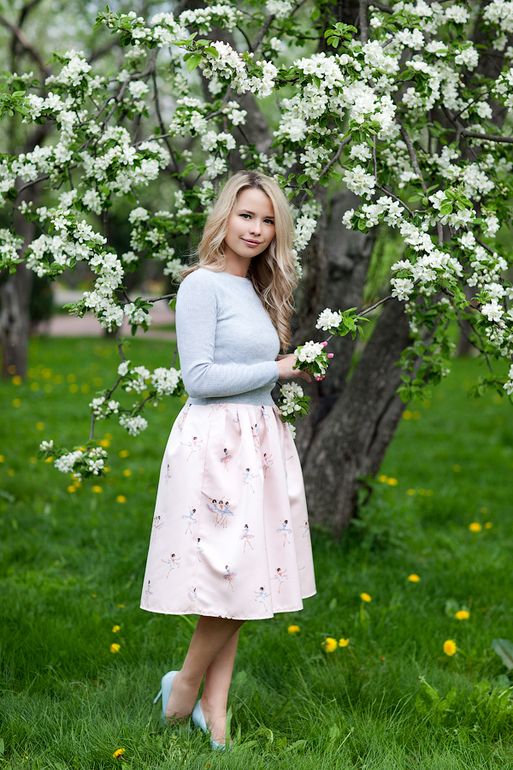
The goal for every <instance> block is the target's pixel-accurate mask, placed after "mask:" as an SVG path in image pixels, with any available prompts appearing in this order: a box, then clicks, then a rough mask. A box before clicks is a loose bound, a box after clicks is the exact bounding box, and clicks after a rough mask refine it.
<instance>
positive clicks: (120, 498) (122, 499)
mask: <svg viewBox="0 0 513 770" xmlns="http://www.w3.org/2000/svg"><path fill="white" fill-rule="evenodd" d="M116 502H118V503H126V497H125V495H118V496H117V497H116Z"/></svg>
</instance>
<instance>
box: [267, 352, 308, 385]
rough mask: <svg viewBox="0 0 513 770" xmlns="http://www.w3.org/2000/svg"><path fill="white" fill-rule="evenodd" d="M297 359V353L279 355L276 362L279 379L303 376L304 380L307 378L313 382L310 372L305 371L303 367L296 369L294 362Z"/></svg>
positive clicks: (292, 378)
mask: <svg viewBox="0 0 513 770" xmlns="http://www.w3.org/2000/svg"><path fill="white" fill-rule="evenodd" d="M296 361H297V356H296V354H295V353H289V354H288V355H286V356H278V358H277V359H276V363H277V364H278V371H279V376H278V379H280V380H295V379H297V378H299V377H300V378H301V379H303V380H306V381H307V382H311V381H312V378H311V377H310V375H309V374H308V372H305V371H303V370H302V369H294V364H295V363H296Z"/></svg>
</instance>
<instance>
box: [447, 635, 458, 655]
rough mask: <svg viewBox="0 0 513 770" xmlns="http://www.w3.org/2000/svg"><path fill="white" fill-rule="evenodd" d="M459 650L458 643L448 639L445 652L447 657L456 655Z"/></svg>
mask: <svg viewBox="0 0 513 770" xmlns="http://www.w3.org/2000/svg"><path fill="white" fill-rule="evenodd" d="M457 649H458V648H457V647H456V642H453V640H452V639H447V641H445V642H444V652H445V654H446V655H449V656H451V655H454V654H455V652H456V651H457Z"/></svg>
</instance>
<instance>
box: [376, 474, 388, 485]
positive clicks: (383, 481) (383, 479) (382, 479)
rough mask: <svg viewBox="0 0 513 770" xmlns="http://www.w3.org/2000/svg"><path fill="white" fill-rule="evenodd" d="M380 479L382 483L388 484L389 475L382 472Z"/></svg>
mask: <svg viewBox="0 0 513 770" xmlns="http://www.w3.org/2000/svg"><path fill="white" fill-rule="evenodd" d="M378 481H381V483H382V484H386V483H387V481H388V476H385V475H384V474H381V476H378Z"/></svg>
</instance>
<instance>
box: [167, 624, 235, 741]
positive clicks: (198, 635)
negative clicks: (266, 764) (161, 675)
mask: <svg viewBox="0 0 513 770" xmlns="http://www.w3.org/2000/svg"><path fill="white" fill-rule="evenodd" d="M243 623H244V621H243V620H228V619H226V618H210V617H205V616H203V615H202V616H201V617H200V619H199V620H198V624H197V626H196V629H195V631H194V634H193V635H192V639H191V643H190V645H189V649H188V651H187V655H186V657H185V660H184V663H183V666H182V669H181V671H179V672H178V674H176V676H175V678H174V679H173V687H172V690H171V695H170V697H169V701H168V703H167V706H166V718H167V719H168V721H170V722H171V721H173V719H181V718H183V717H186V716H189V714H190V713H191V712H192V710H193V708H194V703H195V701H196V698H197V696H198V691H199V688H200V685H201V680H202V679H203V676H204V675H205V674H206V673H207V670H208V676H207V679H206V681H205V686H206V690H207V691H206V696H207V697H206V700H202V706H203V705H205V711H206V712H207V713H205V711H204V715H205V719H206V721H207V724H208V725H209V727H210V726H211V722H212V719H214V720H215V721H217V717H218V716H220V714H221V712H222V713H223V715H226V699H227V696H228V689H229V687H230V680H231V674H232V670H233V661H234V659H235V653H236V651H237V640H238V631H239V628H240V627H241V626H242V624H243ZM234 636H235V640H234V641H232V639H233V637H234ZM230 642H231V644H229V643H230ZM225 646H227V649H226V651H224V647H225ZM218 657H219V661H217V658H218ZM215 689H219V691H220V693H221V694H220V696H216V695H215V693H214V690H215ZM225 693H226V696H225ZM223 702H224V707H223ZM218 709H220V711H219V713H217V712H218ZM217 732H218V730H217V725H216V734H217ZM223 735H224V732H223ZM212 737H213V738H214V740H216V738H215V736H214V735H213V736H212ZM218 742H220V741H218Z"/></svg>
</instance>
